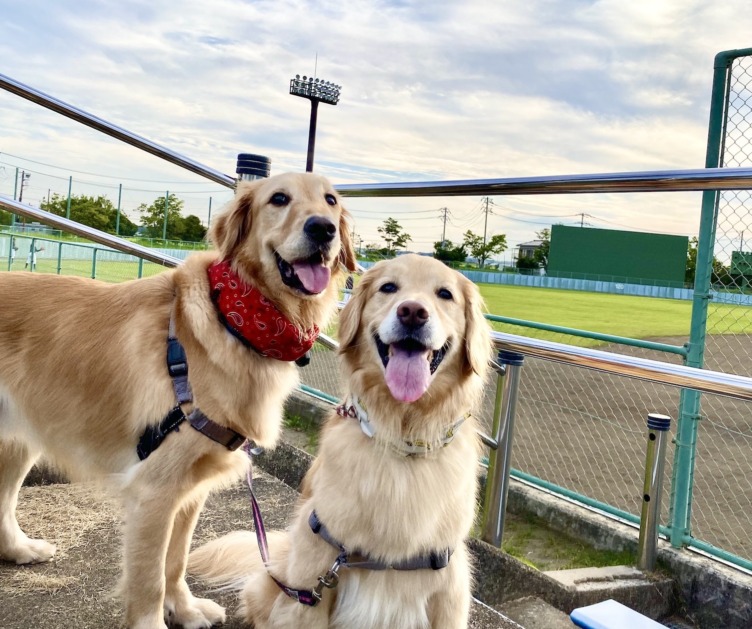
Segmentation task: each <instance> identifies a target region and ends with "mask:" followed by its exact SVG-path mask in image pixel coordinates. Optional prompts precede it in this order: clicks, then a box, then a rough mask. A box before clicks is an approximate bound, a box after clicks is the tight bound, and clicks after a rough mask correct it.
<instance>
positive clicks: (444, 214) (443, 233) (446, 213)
mask: <svg viewBox="0 0 752 629" xmlns="http://www.w3.org/2000/svg"><path fill="white" fill-rule="evenodd" d="M439 212H441V214H442V220H443V221H444V228H443V229H442V230H441V244H442V245H443V244H444V241H445V240H446V224H447V221H448V220H449V208H448V207H442V208H440V209H439Z"/></svg>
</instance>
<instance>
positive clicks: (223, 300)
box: [208, 260, 319, 361]
mask: <svg viewBox="0 0 752 629" xmlns="http://www.w3.org/2000/svg"><path fill="white" fill-rule="evenodd" d="M208 274H209V283H210V285H211V299H212V301H213V302H214V305H215V306H216V308H217V311H218V312H219V318H220V320H221V321H222V323H223V324H224V325H225V327H226V328H227V330H228V331H229V332H230V334H232V335H233V336H235V337H236V338H238V339H239V340H240V341H241V342H242V343H243V344H245V345H246V346H248V347H250V348H252V349H254V350H256V351H257V352H258V353H259V354H261V355H262V356H268V357H269V358H274V359H276V360H284V361H293V360H297V359H298V358H300V357H302V356H304V355H305V353H306V352H307V351H308V350H309V349H311V347H312V346H313V344H314V343H315V342H316V338H317V337H318V335H319V328H318V326H317V325H314V326H313V327H312V328H310V329H308V330H301V329H300V328H298V327H297V326H296V325H294V324H293V323H292V322H291V321H290V320H289V319H288V318H287V317H285V315H283V314H282V313H281V312H280V311H279V310H278V309H277V307H276V306H275V305H274V304H273V303H272V302H271V301H269V299H267V298H266V297H265V296H264V295H263V294H262V293H261V291H259V290H258V289H257V288H256V287H255V286H251V285H250V284H246V283H245V282H244V281H243V280H242V279H241V278H240V276H239V275H238V274H237V273H235V271H233V270H232V268H231V267H230V263H229V262H228V261H227V260H223V261H222V262H215V263H214V264H212V265H211V266H210V267H209V270H208Z"/></svg>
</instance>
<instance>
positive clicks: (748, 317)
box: [480, 284, 752, 344]
mask: <svg viewBox="0 0 752 629" xmlns="http://www.w3.org/2000/svg"><path fill="white" fill-rule="evenodd" d="M480 290H481V293H482V295H483V298H484V299H485V300H486V306H487V308H488V312H489V313H492V314H495V315H501V316H505V317H513V318H516V319H525V320H528V321H537V322H540V323H548V324H552V325H559V326H564V327H571V328H577V329H580V330H590V331H594V332H601V333H604V334H613V335H617V336H625V337H629V338H635V339H648V338H656V337H666V336H688V335H689V327H690V317H691V314H692V303H691V302H689V301H683V300H678V299H656V298H654V297H633V296H630V295H612V294H608V293H588V292H581V291H568V290H554V289H542V288H530V287H524V286H503V285H499V284H481V285H480ZM493 326H494V329H497V330H499V331H503V332H511V333H514V334H521V333H522V332H521V328H520V326H516V325H505V324H499V323H494V324H493ZM750 329H752V308H749V307H745V306H729V305H719V304H711V306H710V315H709V326H708V330H709V332H710V333H711V334H713V333H715V334H748V333H749V331H750ZM535 336H536V337H538V338H549V339H552V340H560V339H561V335H559V334H553V333H546V332H536V333H535ZM555 337H558V338H555ZM588 344H596V343H595V342H590V343H588Z"/></svg>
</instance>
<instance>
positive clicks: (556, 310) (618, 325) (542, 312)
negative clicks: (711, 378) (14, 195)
mask: <svg viewBox="0 0 752 629" xmlns="http://www.w3.org/2000/svg"><path fill="white" fill-rule="evenodd" d="M24 262H25V258H24V257H17V258H16V261H15V262H14V264H13V267H12V270H14V271H21V270H24ZM61 267H62V271H61V273H62V274H63V275H77V276H80V277H91V276H92V262H91V260H62V261H61ZM0 268H2V270H6V269H7V268H8V267H7V260H4V261H3V262H2V264H1V265H0ZM162 270H164V267H161V266H159V265H157V264H153V263H150V262H144V263H143V267H142V276H143V277H148V276H150V275H154V274H156V273H159V272H161V271H162ZM36 271H37V272H40V273H57V260H56V259H49V258H41V257H40V259H39V261H38V264H37V268H36ZM96 277H97V279H99V280H102V281H105V282H123V281H126V280H132V279H136V278H137V277H138V263H137V262H119V261H110V260H98V261H97V263H96ZM480 290H481V293H482V295H483V298H484V299H485V301H486V307H487V312H489V313H491V314H495V315H500V316H505V317H512V318H515V319H524V320H528V321H537V322H541V323H548V324H552V325H558V326H563V327H569V328H577V329H580V330H591V331H594V332H602V333H605V334H613V335H617V336H625V337H629V338H636V339H644V338H656V337H686V336H687V335H688V334H689V324H690V315H691V309H692V304H691V302H689V301H681V300H676V299H656V298H653V297H633V296H629V295H611V294H607V293H588V292H580V291H568V290H555V289H544V288H532V287H525V286H505V285H500V284H481V285H480ZM712 312H713V317H712V318H711V322H712V321H714V320H723V321H724V322H725V323H724V325H723V329H722V330H717V332H720V333H723V334H738V333H744V332H748V331H749V329H750V324H751V323H752V321H750V317H752V308H745V307H743V306H721V305H713V306H712ZM729 322H731V323H729ZM493 325H494V328H495V329H497V330H499V331H504V332H511V333H515V334H521V333H524V332H523V329H522V328H520V326H511V325H504V324H499V323H494V324H493ZM714 331H716V330H713V329H712V326H711V330H710V332H711V333H712V332H714ZM535 336H536V337H538V338H550V339H552V340H563V339H562V337H561V335H555V334H550V333H546V332H541V331H536V333H535ZM582 342H585V343H588V344H592V345H596V344H597V342H595V341H584V340H583V341H582Z"/></svg>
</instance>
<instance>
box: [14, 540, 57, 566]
mask: <svg viewBox="0 0 752 629" xmlns="http://www.w3.org/2000/svg"><path fill="white" fill-rule="evenodd" d="M56 550H57V547H56V546H55V545H54V544H50V543H49V542H45V541H44V540H43V539H29V538H28V537H26V536H23V538H22V539H19V540H17V541H16V542H15V543H13V544H12V545H10V547H9V548H0V557H3V558H4V559H7V560H8V561H15V562H16V563H17V564H19V565H21V564H30V563H44V562H45V561H49V560H50V559H52V558H53V557H54V556H55V551H56Z"/></svg>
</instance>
